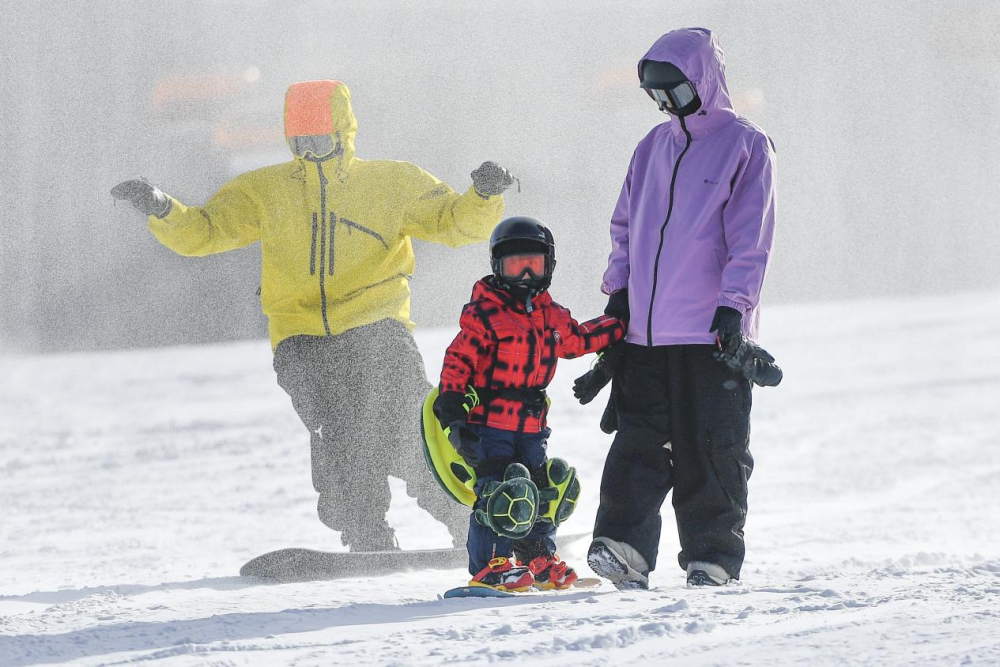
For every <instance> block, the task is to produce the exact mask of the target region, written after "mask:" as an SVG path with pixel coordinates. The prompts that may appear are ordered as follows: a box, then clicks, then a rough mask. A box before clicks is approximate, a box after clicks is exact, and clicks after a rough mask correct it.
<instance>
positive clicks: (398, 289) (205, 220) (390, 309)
mask: <svg viewBox="0 0 1000 667" xmlns="http://www.w3.org/2000/svg"><path fill="white" fill-rule="evenodd" d="M329 101H330V113H331V114H332V116H333V128H334V130H333V134H334V142H335V143H336V142H337V141H339V142H340V146H341V147H342V152H340V153H339V154H338V155H336V156H335V157H331V158H329V159H326V160H324V161H317V160H312V159H304V158H296V159H294V160H292V161H291V162H285V163H283V164H277V165H273V166H270V167H264V168H262V169H257V170H255V171H251V172H248V173H246V174H242V175H240V176H237V177H236V178H234V179H233V180H231V181H229V182H228V183H226V184H225V185H224V186H222V188H221V189H220V190H219V191H218V192H217V193H216V194H215V196H213V197H212V199H211V200H209V202H208V203H207V204H206V205H205V206H201V207H198V206H185V205H184V204H182V203H181V202H179V201H177V200H176V199H172V198H171V203H172V208H171V209H170V212H169V213H168V214H167V215H166V216H165V217H163V218H162V219H159V218H156V217H155V216H150V218H149V228H150V231H152V233H153V234H154V235H155V236H156V238H157V239H159V241H160V242H161V243H162V244H163V245H165V246H167V247H168V248H170V249H172V250H174V251H175V252H177V253H179V254H181V255H188V256H204V255H210V254H213V253H218V252H225V251H227V250H232V249H234V248H241V247H244V246H247V245H250V244H251V243H253V242H254V241H260V243H261V255H262V258H263V266H262V272H261V273H262V275H261V304H262V307H263V310H264V314H265V315H267V318H268V323H269V329H270V336H271V346H272V348H274V347H277V346H278V343H280V342H281V341H282V340H284V339H285V338H288V337H289V336H295V335H299V334H304V335H310V336H335V335H337V334H340V333H343V332H344V331H347V330H348V329H353V328H356V327H360V326H363V325H365V324H371V323H372V322H376V321H378V320H383V319H388V318H392V319H396V320H399V321H400V322H402V323H403V324H405V325H406V326H407V327H409V328H410V329H412V328H413V326H414V325H413V322H412V321H411V320H410V287H409V278H410V276H411V275H412V274H413V268H414V261H415V260H414V256H413V247H412V245H411V243H410V237H411V236H412V237H416V238H418V239H423V240H426V241H433V242H437V243H443V244H445V245H448V246H451V247H458V246H462V245H466V244H469V243H476V242H480V241H485V240H486V239H488V238H489V235H490V233H491V232H492V230H493V228H494V227H495V226H496V224H497V223H498V222H499V221H500V217H501V215H502V214H503V198H502V197H499V196H495V197H490V198H489V199H483V198H482V197H480V196H479V195H478V194H477V193H476V192H475V190H474V189H473V188H472V187H470V188H469V190H468V191H467V192H466V193H465V194H463V195H459V194H457V193H456V192H455V191H453V190H452V189H451V188H449V187H448V186H447V185H446V184H444V183H442V182H441V181H439V180H438V179H437V178H435V177H434V176H432V175H430V174H428V173H427V172H426V171H424V170H422V169H420V168H419V167H417V166H415V165H412V164H409V163H407V162H394V161H389V160H376V161H368V160H361V159H359V158H356V157H355V156H354V135H355V134H356V132H357V122H356V120H355V118H354V112H353V111H352V109H351V96H350V91H348V89H347V86H345V85H343V84H338V85H336V87H335V88H333V91H332V92H331V93H330V97H329ZM287 114H288V110H287V109H286V124H287Z"/></svg>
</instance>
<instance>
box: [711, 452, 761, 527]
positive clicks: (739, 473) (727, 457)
mask: <svg viewBox="0 0 1000 667" xmlns="http://www.w3.org/2000/svg"><path fill="white" fill-rule="evenodd" d="M708 462H709V465H710V466H711V468H712V474H713V475H714V476H715V480H716V482H717V483H718V485H719V488H720V489H721V490H722V493H723V495H724V496H725V498H726V501H727V502H728V503H729V504H730V505H731V506H733V507H738V508H740V511H742V512H744V513H745V512H746V509H747V494H748V482H749V480H750V475H751V474H752V472H753V457H752V456H750V450H749V449H748V448H747V446H746V445H745V444H738V445H737V444H728V445H716V444H712V445H711V446H710V447H709V451H708Z"/></svg>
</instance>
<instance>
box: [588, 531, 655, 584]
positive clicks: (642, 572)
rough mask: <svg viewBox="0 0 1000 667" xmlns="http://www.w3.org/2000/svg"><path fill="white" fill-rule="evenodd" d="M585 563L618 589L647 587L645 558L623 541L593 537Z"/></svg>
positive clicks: (647, 578) (647, 572) (647, 577)
mask: <svg viewBox="0 0 1000 667" xmlns="http://www.w3.org/2000/svg"><path fill="white" fill-rule="evenodd" d="M587 564H588V565H590V569H592V570H593V571H594V572H596V573H597V574H599V575H600V576H602V577H604V578H605V579H607V580H608V581H610V582H611V583H613V584H614V585H615V588H617V589H618V590H620V591H625V590H635V589H647V588H649V565H648V564H647V563H646V559H645V558H644V557H643V556H642V554H640V553H639V552H638V551H636V550H635V548H634V547H632V546H631V545H630V544H627V543H625V542H616V541H615V540H613V539H611V538H610V537H595V538H594V541H593V542H591V543H590V550H589V551H588V552H587Z"/></svg>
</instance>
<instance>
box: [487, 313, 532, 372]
mask: <svg viewBox="0 0 1000 667" xmlns="http://www.w3.org/2000/svg"><path fill="white" fill-rule="evenodd" d="M493 332H494V335H495V336H496V355H495V356H496V362H497V367H498V369H499V370H502V371H504V372H505V374H508V375H507V378H508V380H514V379H515V378H521V377H523V376H524V375H525V373H526V368H528V369H530V368H534V366H535V360H534V359H533V358H532V357H533V356H534V354H535V350H536V349H537V347H538V345H537V341H536V340H535V333H534V331H532V330H531V328H530V327H528V326H523V327H522V326H518V324H516V323H512V322H505V323H503V324H500V325H496V326H494V328H493Z"/></svg>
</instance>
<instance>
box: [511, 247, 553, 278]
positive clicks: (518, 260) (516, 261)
mask: <svg viewBox="0 0 1000 667" xmlns="http://www.w3.org/2000/svg"><path fill="white" fill-rule="evenodd" d="M500 274H501V275H502V276H503V277H504V278H506V279H507V280H512V281H515V282H516V281H519V280H522V279H523V278H524V275H525V274H528V275H529V276H530V277H532V278H534V279H535V280H541V279H542V278H544V277H545V255H542V254H539V253H534V252H533V253H525V254H520V255H507V256H506V257H502V258H501V259H500Z"/></svg>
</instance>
